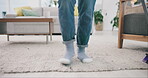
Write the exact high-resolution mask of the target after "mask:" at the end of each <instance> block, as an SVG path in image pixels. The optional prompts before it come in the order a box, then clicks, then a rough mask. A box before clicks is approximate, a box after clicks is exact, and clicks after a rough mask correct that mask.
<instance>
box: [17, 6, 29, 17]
mask: <svg viewBox="0 0 148 78" xmlns="http://www.w3.org/2000/svg"><path fill="white" fill-rule="evenodd" d="M22 9H30V10H31V9H32V8H31V7H29V6H25V7H18V8H14V10H15V12H16V14H17V16H23V13H22Z"/></svg>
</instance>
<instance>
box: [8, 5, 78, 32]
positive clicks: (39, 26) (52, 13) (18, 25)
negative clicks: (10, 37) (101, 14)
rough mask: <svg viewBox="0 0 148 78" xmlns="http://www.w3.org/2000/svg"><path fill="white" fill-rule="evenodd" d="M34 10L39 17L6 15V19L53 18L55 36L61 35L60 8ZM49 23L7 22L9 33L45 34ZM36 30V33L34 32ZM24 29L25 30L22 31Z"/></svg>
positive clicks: (76, 18)
mask: <svg viewBox="0 0 148 78" xmlns="http://www.w3.org/2000/svg"><path fill="white" fill-rule="evenodd" d="M32 10H33V11H34V12H36V13H37V14H38V15H39V16H17V14H6V16H5V18H50V17H51V18H53V19H54V28H53V29H54V30H53V34H61V31H60V23H59V19H58V8H57V7H32ZM77 24H78V16H75V26H76V28H77ZM47 26H48V23H46V22H7V33H8V34H17V33H36V32H40V33H45V32H47V31H45V30H44V29H46V28H47ZM33 28H36V31H32V29H33ZM22 29H23V30H22Z"/></svg>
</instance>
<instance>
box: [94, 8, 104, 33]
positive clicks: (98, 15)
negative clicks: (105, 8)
mask: <svg viewBox="0 0 148 78" xmlns="http://www.w3.org/2000/svg"><path fill="white" fill-rule="evenodd" d="M94 22H95V29H96V31H102V30H103V15H102V10H99V11H95V12H94Z"/></svg>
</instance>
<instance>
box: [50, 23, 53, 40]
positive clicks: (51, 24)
mask: <svg viewBox="0 0 148 78" xmlns="http://www.w3.org/2000/svg"><path fill="white" fill-rule="evenodd" d="M52 26H53V23H49V32H50V41H52Z"/></svg>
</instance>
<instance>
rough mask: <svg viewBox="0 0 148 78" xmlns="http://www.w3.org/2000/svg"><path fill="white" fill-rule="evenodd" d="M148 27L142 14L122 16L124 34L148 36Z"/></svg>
mask: <svg viewBox="0 0 148 78" xmlns="http://www.w3.org/2000/svg"><path fill="white" fill-rule="evenodd" d="M147 29H148V25H147V21H146V18H145V14H144V13H133V14H127V15H125V16H124V26H123V30H124V32H123V33H124V34H133V35H145V36H148V30H147Z"/></svg>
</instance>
